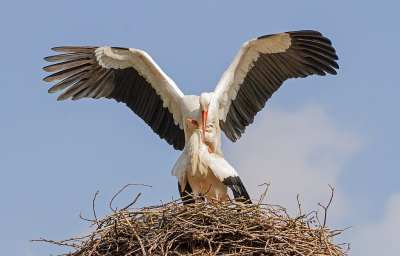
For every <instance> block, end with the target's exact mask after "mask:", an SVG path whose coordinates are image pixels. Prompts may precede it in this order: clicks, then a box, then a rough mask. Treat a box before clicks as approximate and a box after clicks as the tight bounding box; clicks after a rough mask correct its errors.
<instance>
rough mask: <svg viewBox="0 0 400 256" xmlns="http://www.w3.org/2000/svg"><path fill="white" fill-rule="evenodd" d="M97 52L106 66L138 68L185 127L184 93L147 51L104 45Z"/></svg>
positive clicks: (175, 120) (99, 58)
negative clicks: (183, 112)
mask: <svg viewBox="0 0 400 256" xmlns="http://www.w3.org/2000/svg"><path fill="white" fill-rule="evenodd" d="M95 54H96V59H97V61H98V62H99V64H100V65H101V66H102V67H104V68H114V69H123V68H128V67H133V68H134V69H136V70H137V71H138V73H139V74H140V75H141V76H143V77H145V78H146V80H147V82H149V83H150V84H151V86H152V87H153V88H154V89H155V90H156V92H157V94H158V95H160V97H161V100H162V101H163V106H164V107H165V108H168V110H169V112H171V113H172V115H173V117H174V123H175V124H176V125H177V124H179V127H180V128H181V129H183V117H182V111H181V100H182V97H183V96H184V94H183V93H182V91H181V90H180V89H179V88H178V86H177V85H176V84H175V83H174V81H173V80H172V79H171V78H169V77H168V76H167V75H166V74H165V73H164V72H163V71H162V70H161V68H160V67H159V66H158V65H157V64H156V63H155V62H154V60H153V59H152V58H151V57H150V56H149V55H148V54H147V53H146V52H144V51H141V50H138V49H133V48H130V49H129V50H126V49H118V48H111V47H108V46H103V47H100V48H98V49H96V51H95Z"/></svg>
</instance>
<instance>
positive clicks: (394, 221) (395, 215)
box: [353, 192, 400, 255]
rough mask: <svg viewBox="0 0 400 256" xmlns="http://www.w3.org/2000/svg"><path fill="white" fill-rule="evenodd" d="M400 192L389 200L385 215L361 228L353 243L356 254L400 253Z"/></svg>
mask: <svg viewBox="0 0 400 256" xmlns="http://www.w3.org/2000/svg"><path fill="white" fill-rule="evenodd" d="M399 216H400V192H398V193H396V194H393V195H392V196H391V197H390V199H389V200H388V202H387V205H386V209H385V217H384V218H383V219H382V220H381V221H379V222H377V223H369V224H367V225H364V226H363V227H362V228H360V231H359V233H358V234H357V236H356V237H357V239H355V240H356V241H355V243H354V244H355V245H353V248H354V253H355V255H400V247H399V242H400V235H399V230H400V219H399Z"/></svg>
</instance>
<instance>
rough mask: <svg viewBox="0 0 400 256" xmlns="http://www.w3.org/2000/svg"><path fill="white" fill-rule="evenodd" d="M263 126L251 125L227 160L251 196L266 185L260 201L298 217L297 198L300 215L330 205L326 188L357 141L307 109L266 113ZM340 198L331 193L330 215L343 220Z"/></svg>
mask: <svg viewBox="0 0 400 256" xmlns="http://www.w3.org/2000/svg"><path fill="white" fill-rule="evenodd" d="M263 112H266V113H265V114H264V113H263V116H262V120H259V119H258V120H257V123H256V124H253V126H255V127H252V130H251V131H248V132H246V134H245V135H244V136H243V139H241V140H240V141H239V142H238V143H237V144H238V145H235V147H230V150H229V154H228V155H229V159H228V161H230V162H231V163H232V165H233V166H234V167H235V169H236V170H238V172H239V174H240V175H241V176H242V177H243V180H244V183H245V185H246V187H247V188H248V190H249V192H250V194H251V196H252V197H253V198H255V197H256V196H258V195H260V194H261V193H262V192H263V189H264V188H261V187H259V186H257V185H259V184H261V183H264V182H271V186H270V189H269V191H268V194H267V197H266V199H265V201H267V203H272V204H279V205H282V206H284V207H286V208H287V209H288V210H289V212H290V213H291V214H296V213H297V212H298V206H297V201H296V196H297V194H300V200H301V203H302V208H303V210H304V211H311V210H316V209H317V204H318V202H321V203H322V204H324V203H325V202H326V203H327V202H328V201H329V197H330V188H329V186H328V184H330V185H332V186H335V184H336V181H337V178H338V176H339V175H340V173H341V171H342V169H343V167H344V165H345V164H346V162H347V161H348V159H349V157H351V155H352V154H353V153H355V152H356V151H357V150H358V149H359V148H360V143H361V139H360V137H359V136H358V135H356V134H353V133H351V132H349V131H346V130H345V129H344V128H343V127H342V126H341V125H340V124H339V123H338V122H337V121H336V120H334V119H333V118H332V117H329V116H328V114H327V113H326V111H325V110H324V109H323V108H321V107H316V106H308V107H305V108H303V109H300V110H298V111H296V112H287V111H281V110H277V109H271V108H268V107H267V108H266V109H264V110H263ZM345 205H346V200H345V196H344V195H343V194H341V193H340V192H338V191H335V197H334V204H332V208H331V212H332V214H335V215H339V214H340V215H345V214H346V213H345V212H343V211H342V210H341V209H347V207H345Z"/></svg>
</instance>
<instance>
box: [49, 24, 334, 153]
mask: <svg viewBox="0 0 400 256" xmlns="http://www.w3.org/2000/svg"><path fill="white" fill-rule="evenodd" d="M53 50H54V51H57V52H63V53H65V54H61V55H56V56H50V57H47V58H45V60H46V61H50V62H61V63H57V64H54V65H50V66H47V67H44V70H45V71H49V72H56V73H54V74H52V75H50V76H48V77H46V78H44V81H46V82H54V81H58V80H61V79H63V80H62V81H60V82H58V83H57V84H56V85H54V86H53V87H52V88H50V90H49V93H55V92H59V91H61V90H64V89H66V90H65V91H64V92H63V93H62V94H61V95H60V96H59V97H58V100H65V99H68V98H71V99H72V100H79V99H82V98H84V97H86V98H94V99H99V98H102V97H104V98H109V99H115V100H116V101H118V102H123V103H125V104H126V105H127V106H128V107H129V108H130V109H131V110H132V111H133V112H134V113H136V114H137V115H138V116H139V117H140V118H142V119H143V120H144V121H145V122H146V123H147V124H148V125H149V126H150V127H151V129H152V130H153V131H154V132H155V133H156V134H158V135H159V136H160V138H162V139H165V140H166V141H167V142H168V143H169V144H170V145H172V146H173V147H174V148H175V149H178V150H183V148H184V147H185V145H186V143H187V142H188V141H189V139H190V138H191V136H192V134H193V132H194V130H196V129H198V127H197V125H199V126H200V128H202V131H203V134H202V138H203V142H204V143H205V144H206V145H207V146H208V147H209V148H210V149H211V151H212V152H213V153H215V154H217V155H220V156H223V155H222V152H221V149H220V147H221V135H220V131H221V130H222V131H223V132H224V133H225V135H226V136H227V137H228V139H230V140H231V141H233V142H235V141H236V140H237V139H239V138H240V137H241V136H242V134H243V133H244V132H245V129H246V127H247V126H248V125H249V124H251V123H253V121H254V117H255V115H256V114H257V113H258V112H259V111H260V110H261V109H263V107H264V106H265V103H266V102H267V101H268V99H269V98H270V97H271V96H272V94H273V93H274V92H275V91H277V90H278V89H279V87H280V86H281V85H282V83H283V82H284V81H286V80H287V79H289V78H299V77H301V78H304V77H307V76H310V75H320V76H324V75H325V74H326V73H329V74H332V75H335V74H336V71H335V69H338V68H339V66H338V64H337V63H336V60H338V57H337V55H336V52H335V49H334V48H333V47H332V46H331V41H330V40H329V39H327V38H325V37H324V36H322V35H321V33H319V32H316V31H294V32H286V33H278V34H275V35H267V36H262V37H259V38H257V39H253V40H250V41H248V42H246V43H245V44H244V45H243V46H242V48H241V49H240V50H239V52H238V54H237V55H236V57H235V58H234V60H233V62H232V63H231V65H230V66H229V68H228V69H227V70H226V71H225V73H224V74H223V75H222V77H221V79H220V81H219V82H218V84H217V86H216V88H215V90H214V92H210V93H203V94H201V95H200V97H199V96H195V95H184V94H183V93H182V92H181V90H180V89H179V88H178V87H177V86H176V84H175V83H174V82H173V81H172V79H171V78H169V77H168V76H167V75H166V74H165V73H164V72H163V71H162V70H161V68H160V67H159V66H158V65H157V64H156V63H155V62H154V61H153V59H152V58H151V57H150V56H149V55H148V54H147V53H145V52H143V51H141V50H137V49H133V48H129V49H128V48H119V47H107V46H103V47H82V46H67V47H56V48H53ZM196 124H197V125H196ZM210 124H211V125H213V126H215V128H216V131H217V136H215V140H214V141H212V142H206V141H204V138H205V134H204V133H205V130H206V126H208V125H210Z"/></svg>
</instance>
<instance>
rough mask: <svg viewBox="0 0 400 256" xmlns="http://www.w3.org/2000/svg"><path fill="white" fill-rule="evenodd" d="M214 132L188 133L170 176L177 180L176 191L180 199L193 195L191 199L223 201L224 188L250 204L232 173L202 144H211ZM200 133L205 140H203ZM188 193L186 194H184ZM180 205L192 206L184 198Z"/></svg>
mask: <svg viewBox="0 0 400 256" xmlns="http://www.w3.org/2000/svg"><path fill="white" fill-rule="evenodd" d="M215 131H216V129H215V127H213V126H210V125H209V126H207V127H206V131H205V132H204V130H203V131H202V130H200V129H196V130H194V132H193V133H192V136H191V137H190V139H189V141H188V143H187V144H186V146H185V149H184V151H183V153H182V155H181V156H180V157H179V159H178V161H177V162H176V164H175V165H174V168H173V169H172V171H171V173H172V175H173V176H175V177H176V178H177V179H178V189H179V192H180V195H181V197H182V198H184V197H185V196H186V195H188V194H191V193H193V195H194V198H195V199H196V198H198V197H200V196H201V197H202V198H207V200H210V199H211V198H215V199H217V200H226V199H227V196H228V192H227V188H228V187H229V188H230V189H231V190H232V193H233V196H234V198H235V199H236V200H237V201H241V202H245V203H251V200H250V196H249V195H248V193H247V191H246V188H245V187H244V185H243V183H242V181H241V179H240V177H239V175H238V174H237V172H236V170H235V169H234V168H233V167H232V166H231V165H230V164H229V163H228V162H227V161H226V160H225V158H224V157H222V156H220V155H218V154H215V153H213V152H212V151H211V150H210V149H209V148H208V146H207V145H206V144H204V143H203V142H204V141H207V142H209V141H213V140H214V137H215V136H216V133H215ZM203 134H205V136H206V138H205V139H204V140H203V138H204V137H203ZM188 190H189V191H188ZM188 199H189V200H188ZM184 203H193V200H191V199H190V198H186V200H185V201H184Z"/></svg>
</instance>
